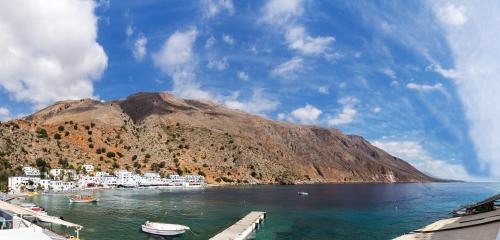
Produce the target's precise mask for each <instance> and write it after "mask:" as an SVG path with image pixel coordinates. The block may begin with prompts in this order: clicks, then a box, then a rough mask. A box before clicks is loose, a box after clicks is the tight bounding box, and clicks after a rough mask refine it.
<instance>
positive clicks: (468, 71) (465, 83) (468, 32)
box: [429, 1, 500, 178]
mask: <svg viewBox="0 0 500 240" xmlns="http://www.w3.org/2000/svg"><path fill="white" fill-rule="evenodd" d="M429 4H431V5H433V9H435V14H436V17H437V18H438V19H439V20H440V22H441V23H442V27H443V28H444V30H445V36H446V40H447V42H448V45H449V48H450V50H451V52H452V53H451V56H452V57H453V62H454V64H455V65H454V66H453V69H454V70H453V71H451V72H450V71H448V72H445V73H446V74H447V75H448V77H450V78H452V79H453V81H454V83H455V85H456V88H457V92H458V95H459V96H460V99H461V100H462V105H463V107H464V110H465V114H466V119H467V122H468V125H469V126H468V130H469V136H470V138H471V140H472V142H473V144H474V148H475V152H476V155H477V157H478V161H479V167H480V169H482V170H489V172H490V174H491V176H494V177H496V178H500V172H499V171H498V169H500V148H499V147H498V143H499V142H500V124H498V123H500V111H498V102H500V94H499V93H500V84H499V81H500V65H499V64H498V60H499V59H500V45H499V44H498V36H500V28H497V27H493V26H496V25H499V24H500V15H499V14H498V11H500V2H498V1H482V2H481V4H478V3H477V2H474V1H461V2H460V4H458V3H457V5H456V6H459V7H454V8H455V10H456V9H459V11H458V12H460V13H461V14H465V13H466V15H465V19H466V21H467V24H463V22H465V20H460V19H462V18H461V17H457V18H455V17H453V18H450V19H455V20H456V19H459V20H457V21H455V20H450V21H443V20H442V12H443V11H445V10H442V9H447V8H450V7H449V4H446V3H443V2H439V1H438V2H429ZM446 11H449V10H446ZM446 11H445V12H446ZM451 12H453V11H451ZM455 12H456V11H455ZM453 23H458V24H460V23H462V25H460V27H457V24H453ZM441 70H442V69H441Z"/></svg>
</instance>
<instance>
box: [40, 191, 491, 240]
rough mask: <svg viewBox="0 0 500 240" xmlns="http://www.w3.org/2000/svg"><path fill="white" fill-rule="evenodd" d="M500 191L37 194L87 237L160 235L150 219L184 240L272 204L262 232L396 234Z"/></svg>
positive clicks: (263, 235)
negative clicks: (90, 198)
mask: <svg viewBox="0 0 500 240" xmlns="http://www.w3.org/2000/svg"><path fill="white" fill-rule="evenodd" d="M297 191H306V192H309V196H298V195H297ZM499 191H500V184H498V183H432V184H331V185H330V184H329V185H305V186H252V187H210V188H206V189H199V190H194V189H190V190H180V189H179V190H147V189H137V190H130V189H127V190H106V191H96V192H94V193H93V194H95V195H96V196H97V197H98V198H99V199H100V202H99V203H97V204H69V203H68V200H67V197H66V196H62V195H45V196H38V197H36V198H34V199H33V200H34V201H35V202H36V203H37V204H39V205H41V206H43V207H45V208H46V209H47V210H48V212H49V214H51V215H55V216H63V217H64V218H65V219H66V220H68V221H71V222H75V223H78V224H81V225H83V226H84V229H83V231H82V233H81V237H82V239H87V240H90V239H92V240H93V239H123V240H126V239H152V237H151V236H149V235H146V234H144V233H141V232H140V230H139V228H140V225H141V224H142V223H144V222H145V221H146V220H150V221H159V222H169V223H178V224H183V225H188V226H189V227H191V229H193V233H189V232H188V233H186V234H184V235H182V236H180V237H178V238H175V239H178V240H184V239H208V238H209V237H211V236H213V235H215V234H216V233H218V232H220V231H221V230H223V229H224V228H226V227H228V226H230V225H231V224H233V223H234V222H236V221H237V220H238V219H239V218H241V217H243V216H244V215H245V214H247V213H248V212H249V211H252V210H260V211H267V212H268V215H267V218H266V220H265V222H264V224H263V227H262V228H261V229H260V230H259V231H257V232H256V233H254V235H253V238H255V239H259V240H264V239H265V240H268V239H391V238H393V237H396V236H398V235H400V234H403V233H405V232H408V231H410V230H413V229H415V228H418V227H421V226H423V225H426V224H429V223H431V222H433V221H435V220H438V219H439V218H443V217H448V216H449V215H448V213H449V212H450V211H451V210H453V209H454V208H456V207H458V206H459V205H462V204H465V203H469V202H472V201H477V200H480V199H482V198H485V197H487V196H489V195H492V194H496V193H498V192H499Z"/></svg>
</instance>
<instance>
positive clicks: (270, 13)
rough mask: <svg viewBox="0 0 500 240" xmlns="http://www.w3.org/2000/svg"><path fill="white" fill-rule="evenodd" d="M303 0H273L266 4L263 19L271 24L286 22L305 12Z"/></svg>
mask: <svg viewBox="0 0 500 240" xmlns="http://www.w3.org/2000/svg"><path fill="white" fill-rule="evenodd" d="M302 4H303V2H302V0H287V1H281V0H271V1H268V2H267V4H266V5H265V6H264V15H263V20H264V21H265V22H267V23H269V24H278V25H281V24H285V23H288V22H289V21H291V20H292V19H293V18H295V17H298V16H301V15H302V14H303V13H304V7H303V5H302Z"/></svg>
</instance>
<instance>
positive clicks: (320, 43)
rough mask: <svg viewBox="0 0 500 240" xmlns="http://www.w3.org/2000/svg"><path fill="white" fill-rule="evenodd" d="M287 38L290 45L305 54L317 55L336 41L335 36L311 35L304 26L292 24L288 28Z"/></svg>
mask: <svg viewBox="0 0 500 240" xmlns="http://www.w3.org/2000/svg"><path fill="white" fill-rule="evenodd" d="M285 39H286V41H287V42H288V47H289V48H290V49H294V50H297V51H299V52H300V53H302V54H305V55H316V54H321V53H324V52H325V50H326V49H327V48H328V46H329V45H330V44H331V43H333V42H334V41H335V38H334V37H331V36H325V37H311V36H309V35H308V34H307V33H306V30H305V28H304V27H302V26H291V27H289V28H288V30H287V32H286V34H285Z"/></svg>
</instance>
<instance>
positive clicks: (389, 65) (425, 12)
mask: <svg viewBox="0 0 500 240" xmlns="http://www.w3.org/2000/svg"><path fill="white" fill-rule="evenodd" d="M0 2H3V3H2V4H1V5H2V8H0V120H3V121H6V120H9V119H13V118H17V117H21V116H24V115H27V114H30V113H32V112H34V111H37V110H39V109H41V108H43V107H45V106H48V105H50V104H52V103H54V102H56V101H60V100H68V99H80V98H95V99H99V100H103V101H107V100H113V99H123V98H126V97H127V96H128V95H130V94H133V93H136V92H144V91H147V92H158V91H168V92H171V93H173V94H175V95H176V96H178V97H182V98H190V99H207V100H211V101H214V102H217V103H219V104H223V105H225V106H226V107H228V108H233V109H240V110H243V111H246V112H249V113H253V114H258V115H262V116H264V117H267V118H270V119H273V120H278V121H286V122H291V123H297V124H306V125H318V126H323V127H330V128H338V129H340V130H342V131H343V132H345V133H346V134H356V135H361V136H363V137H365V138H366V139H368V140H369V141H371V142H372V143H373V144H374V145H375V146H377V147H380V148H382V149H384V150H386V151H388V152H389V153H391V154H393V155H395V156H398V157H401V158H403V159H404V160H407V161H408V162H410V163H411V164H413V165H414V166H415V167H417V168H418V169H420V170H421V171H423V172H425V173H427V174H429V175H432V176H435V177H440V178H446V179H461V180H468V181H484V180H498V179H499V178H500V171H496V169H500V111H499V110H500V107H499V106H498V105H497V104H498V102H500V81H499V80H500V79H498V78H500V77H499V76H500V64H499V61H500V45H499V44H498V43H497V38H498V37H499V36H500V28H498V27H497V26H499V24H500V15H498V14H497V12H498V11H499V10H500V2H498V1H488V0H486V1H480V2H476V1H446V0H445V1H371V0H366V1H310V0H309V1H308V0H302V1H301V0H269V1H262V0H256V1H240V0H233V1H231V0H201V1H194V0H193V1H180V0H179V1H176V0H171V1H152V0H143V1H95V2H94V1H79V0H66V1H49V0H46V1H45V0H44V1H36V2H33V1H27V0H20V1H6V0H0Z"/></svg>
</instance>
